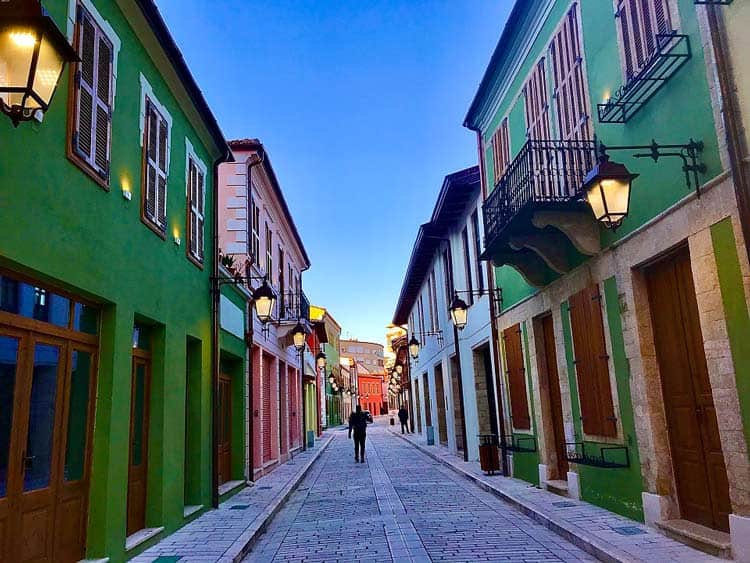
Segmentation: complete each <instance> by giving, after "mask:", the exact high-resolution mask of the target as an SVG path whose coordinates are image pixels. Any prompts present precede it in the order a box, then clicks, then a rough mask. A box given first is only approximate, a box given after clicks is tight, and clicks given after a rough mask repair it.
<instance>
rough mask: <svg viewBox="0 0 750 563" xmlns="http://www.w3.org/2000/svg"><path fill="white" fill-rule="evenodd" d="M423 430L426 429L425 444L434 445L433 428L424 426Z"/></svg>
mask: <svg viewBox="0 0 750 563" xmlns="http://www.w3.org/2000/svg"><path fill="white" fill-rule="evenodd" d="M425 430H427V445H428V446H434V445H435V428H434V427H433V426H426V427H425Z"/></svg>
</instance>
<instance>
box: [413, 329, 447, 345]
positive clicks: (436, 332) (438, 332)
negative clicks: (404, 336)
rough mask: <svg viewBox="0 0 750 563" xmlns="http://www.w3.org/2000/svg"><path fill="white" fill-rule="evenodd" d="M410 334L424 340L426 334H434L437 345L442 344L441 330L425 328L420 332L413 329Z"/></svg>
mask: <svg viewBox="0 0 750 563" xmlns="http://www.w3.org/2000/svg"><path fill="white" fill-rule="evenodd" d="M411 334H412V336H416V337H417V338H418V339H419V340H424V339H425V338H426V337H428V336H435V337H436V338H437V342H438V346H442V345H443V331H442V330H440V329H438V330H425V331H422V332H417V331H413V332H412V333H411Z"/></svg>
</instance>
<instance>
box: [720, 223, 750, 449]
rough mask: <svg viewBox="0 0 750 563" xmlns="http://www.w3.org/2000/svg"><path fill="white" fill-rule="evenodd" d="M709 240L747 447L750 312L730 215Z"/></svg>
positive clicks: (749, 432) (749, 430)
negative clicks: (714, 259) (716, 273)
mask: <svg viewBox="0 0 750 563" xmlns="http://www.w3.org/2000/svg"><path fill="white" fill-rule="evenodd" d="M711 240H712V242H713V247H714V254H715V255H716V268H717V270H718V273H719V288H720V289H721V300H722V303H723V304H724V313H725V315H726V323H727V333H728V335H729V344H730V348H731V350H732V363H733V365H734V377H735V380H736V382H737V394H738V396H739V401H740V412H741V414H742V425H743V428H744V430H745V441H746V442H747V444H748V445H749V446H750V338H748V335H750V315H748V305H747V301H746V300H745V292H744V284H743V278H742V270H741V269H740V262H739V258H738V256H737V241H736V239H735V236H734V229H733V227H732V220H731V219H730V218H726V219H724V220H723V221H720V222H718V223H716V224H715V225H712V226H711Z"/></svg>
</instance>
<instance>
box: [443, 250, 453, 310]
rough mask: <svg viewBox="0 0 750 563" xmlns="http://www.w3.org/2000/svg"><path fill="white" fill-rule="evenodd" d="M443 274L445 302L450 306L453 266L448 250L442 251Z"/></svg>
mask: <svg viewBox="0 0 750 563" xmlns="http://www.w3.org/2000/svg"><path fill="white" fill-rule="evenodd" d="M443 272H444V273H445V302H446V303H448V304H450V302H451V301H452V300H453V264H452V261H451V250H450V248H446V249H445V250H443Z"/></svg>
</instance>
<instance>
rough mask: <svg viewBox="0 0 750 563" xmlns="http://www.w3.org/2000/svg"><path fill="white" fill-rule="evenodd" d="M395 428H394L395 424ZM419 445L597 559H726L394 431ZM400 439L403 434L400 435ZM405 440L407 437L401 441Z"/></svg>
mask: <svg viewBox="0 0 750 563" xmlns="http://www.w3.org/2000/svg"><path fill="white" fill-rule="evenodd" d="M394 432H395V430H394ZM397 437H398V438H397V439H401V438H405V439H406V440H408V442H410V443H412V444H414V445H415V446H417V447H418V448H419V449H420V451H423V452H427V453H429V455H430V457H432V458H433V459H437V460H439V461H440V462H441V463H442V464H443V465H444V466H446V467H450V468H451V469H452V470H453V471H454V472H456V474H457V475H463V476H464V477H467V478H468V479H469V480H470V481H471V482H473V483H474V484H475V485H478V486H480V487H482V488H483V489H484V490H487V491H489V492H491V493H493V494H495V495H496V496H497V497H499V498H502V499H504V500H506V501H508V502H509V503H510V504H511V505H512V506H513V508H514V509H516V510H519V511H520V512H522V513H524V514H526V515H528V516H530V517H531V518H533V519H534V520H536V521H537V522H540V523H543V524H544V525H545V526H547V527H548V528H550V529H552V530H555V531H556V532H557V533H558V534H560V535H561V536H562V537H565V538H567V539H569V540H570V541H572V542H573V543H575V544H576V545H578V546H580V547H583V548H584V549H586V550H587V551H589V552H591V553H595V554H597V556H599V557H600V558H601V559H604V560H608V561H649V562H654V563H661V562H675V561H679V562H681V563H707V562H719V561H725V560H723V559H719V558H716V557H713V556H711V555H707V554H705V553H703V552H701V551H698V550H695V549H693V548H691V547H688V546H687V545H685V544H682V543H680V542H678V541H675V540H672V539H670V538H668V537H666V536H664V535H663V534H660V533H659V532H657V531H655V530H652V529H650V528H648V527H646V526H645V525H643V523H641V522H637V521H635V520H631V519H629V518H625V517H624V516H620V515H619V514H614V513H612V512H609V511H608V510H605V509H603V508H600V507H598V506H595V505H592V504H589V503H587V502H583V501H576V500H572V499H571V500H566V499H564V498H562V497H560V496H559V495H556V494H554V493H551V492H549V491H546V490H542V489H537V488H536V487H534V486H530V485H529V483H527V482H526V481H521V480H520V479H512V478H506V477H502V476H499V475H495V476H487V475H486V474H485V473H484V472H483V471H482V470H481V469H480V467H479V462H465V461H463V458H459V457H457V456H455V455H453V454H452V453H450V452H449V451H448V448H446V447H445V446H427V445H426V439H425V438H424V437H423V436H422V435H421V434H407V435H404V436H402V435H401V434H400V433H398V434H397ZM401 441H404V442H405V440H401ZM405 443H406V442H405Z"/></svg>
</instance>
